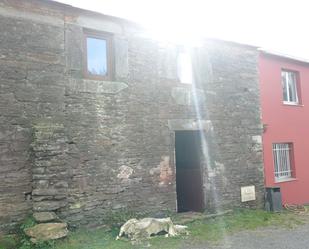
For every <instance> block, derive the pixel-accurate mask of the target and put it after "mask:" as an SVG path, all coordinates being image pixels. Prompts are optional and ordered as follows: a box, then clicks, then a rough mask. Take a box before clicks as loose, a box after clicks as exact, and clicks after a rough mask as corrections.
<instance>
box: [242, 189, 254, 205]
mask: <svg viewBox="0 0 309 249" xmlns="http://www.w3.org/2000/svg"><path fill="white" fill-rule="evenodd" d="M240 192H241V202H246V201H254V200H255V199H256V198H255V186H245V187H241V189H240Z"/></svg>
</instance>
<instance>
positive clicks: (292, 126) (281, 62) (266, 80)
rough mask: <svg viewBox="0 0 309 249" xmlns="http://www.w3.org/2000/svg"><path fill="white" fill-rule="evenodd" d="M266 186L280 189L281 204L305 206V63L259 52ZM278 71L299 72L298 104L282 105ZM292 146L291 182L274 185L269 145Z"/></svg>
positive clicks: (308, 151)
mask: <svg viewBox="0 0 309 249" xmlns="http://www.w3.org/2000/svg"><path fill="white" fill-rule="evenodd" d="M259 69H260V87H261V105H262V106H261V108H262V120H263V124H266V125H267V128H266V129H265V131H264V134H263V151H264V152H263V153H264V171H265V185H266V187H271V186H280V187H281V193H282V200H283V203H284V204H286V203H288V204H304V203H309V64H306V63H299V62H297V61H293V60H290V59H286V58H283V57H278V56H272V55H269V54H265V53H261V54H260V59H259ZM281 69H290V70H293V71H297V72H299V83H300V89H298V92H300V93H301V105H299V106H290V105H285V104H283V92H282V86H281ZM280 142H290V143H293V150H294V166H295V172H294V176H295V179H293V180H291V181H286V182H281V183H276V182H275V176H274V162H273V154H272V144H273V143H280Z"/></svg>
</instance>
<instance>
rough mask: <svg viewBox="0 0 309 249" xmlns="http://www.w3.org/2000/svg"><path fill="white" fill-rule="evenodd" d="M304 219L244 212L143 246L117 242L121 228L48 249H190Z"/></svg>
mask: <svg viewBox="0 0 309 249" xmlns="http://www.w3.org/2000/svg"><path fill="white" fill-rule="evenodd" d="M301 218H302V217H301V216H297V215H295V214H293V213H290V212H282V213H268V212H265V211H262V210H248V209H241V210H236V211H234V212H233V213H230V214H227V215H224V216H220V217H215V218H203V219H198V220H193V221H190V222H188V223H187V224H186V225H188V231H189V232H190V235H188V236H179V237H174V238H165V237H163V236H157V237H154V238H152V239H150V240H148V241H143V242H141V243H140V244H137V245H132V244H131V242H130V241H126V240H118V241H116V240H115V238H116V236H117V234H118V231H119V229H118V228H113V229H110V230H107V229H105V230H104V229H98V230H78V231H76V232H72V233H70V235H69V237H68V238H66V239H63V240H60V241H57V242H56V243H54V244H53V245H50V247H48V249H49V248H50V249H102V248H108V249H142V248H151V249H162V248H165V249H177V248H184V245H186V246H185V247H186V248H190V245H193V244H205V243H216V242H218V241H220V240H222V239H223V238H224V236H226V235H229V234H232V233H235V232H238V231H241V230H253V229H257V228H259V227H265V226H277V227H278V226H281V227H290V228H291V227H294V226H296V225H299V224H302V223H303V222H302V221H301ZM173 220H177V221H181V215H176V216H174V217H173ZM177 221H176V222H175V223H176V224H177ZM46 248H47V247H46ZM0 249H10V248H6V247H4V248H1V246H0ZM44 249H45V247H44Z"/></svg>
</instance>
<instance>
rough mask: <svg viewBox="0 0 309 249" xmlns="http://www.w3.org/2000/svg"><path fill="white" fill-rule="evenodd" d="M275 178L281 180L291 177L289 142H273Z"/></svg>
mask: <svg viewBox="0 0 309 249" xmlns="http://www.w3.org/2000/svg"><path fill="white" fill-rule="evenodd" d="M273 157H274V166H275V179H276V181H282V180H285V179H289V178H291V177H292V168H293V167H292V166H293V146H292V144H291V143H278V144H273Z"/></svg>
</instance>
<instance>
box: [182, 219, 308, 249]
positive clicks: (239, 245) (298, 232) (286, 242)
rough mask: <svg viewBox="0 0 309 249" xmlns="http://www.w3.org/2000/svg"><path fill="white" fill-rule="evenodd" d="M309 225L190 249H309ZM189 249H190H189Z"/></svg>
mask: <svg viewBox="0 0 309 249" xmlns="http://www.w3.org/2000/svg"><path fill="white" fill-rule="evenodd" d="M308 248H309V224H308V223H307V224H306V225H299V226H297V227H295V228H293V229H291V228H290V229H289V228H282V227H281V228H276V227H271V228H270V227H268V228H263V229H258V230H255V231H244V232H239V233H236V234H234V235H229V236H227V237H226V238H225V240H224V241H221V242H220V243H219V244H218V245H216V246H214V245H201V246H198V247H193V248H192V247H190V249H308ZM187 249H189V248H187Z"/></svg>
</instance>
